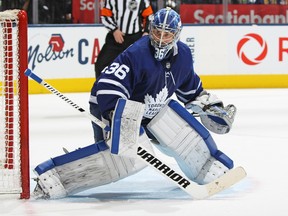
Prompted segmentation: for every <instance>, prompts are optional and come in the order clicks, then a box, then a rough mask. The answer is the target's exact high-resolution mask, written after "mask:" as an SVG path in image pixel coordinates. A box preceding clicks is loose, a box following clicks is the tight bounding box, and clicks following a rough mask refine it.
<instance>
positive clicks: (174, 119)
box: [34, 100, 233, 199]
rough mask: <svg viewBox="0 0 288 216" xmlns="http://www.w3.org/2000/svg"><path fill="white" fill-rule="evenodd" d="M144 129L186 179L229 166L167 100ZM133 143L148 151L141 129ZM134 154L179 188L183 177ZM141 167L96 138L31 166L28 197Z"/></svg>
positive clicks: (205, 177)
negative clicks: (33, 178) (32, 189)
mask: <svg viewBox="0 0 288 216" xmlns="http://www.w3.org/2000/svg"><path fill="white" fill-rule="evenodd" d="M147 128H148V130H149V131H150V132H151V133H152V134H153V135H154V136H155V137H156V138H157V140H158V144H156V145H155V146H156V147H158V148H159V149H160V150H161V151H162V152H164V153H165V154H167V155H169V156H172V157H174V158H175V159H176V161H177V163H178V164H179V166H180V168H181V169H182V171H183V172H184V174H185V175H186V176H187V177H188V178H189V179H190V180H192V181H195V182H197V183H199V184H206V183H208V182H211V181H213V180H215V179H216V178H218V177H220V176H221V175H223V174H224V173H225V172H226V171H227V170H228V169H231V168H233V161H232V160H231V159H230V158H229V157H227V156H226V155H225V154H224V153H222V152H221V151H220V150H218V149H217V146H216V144H215V142H214V141H213V139H212V137H211V135H210V133H209V132H208V131H207V130H206V129H205V128H204V127H203V126H202V125H201V124H200V123H199V122H198V121H197V120H196V119H195V118H194V117H193V116H192V115H191V114H190V113H189V112H188V111H187V110H186V109H184V108H183V107H182V106H181V105H180V104H178V103H177V102H176V101H173V100H171V101H170V102H169V103H167V105H166V106H165V107H164V108H163V109H162V110H161V111H160V113H159V114H158V115H157V116H156V117H155V118H154V119H153V120H152V121H151V122H150V123H149V124H148V127H147ZM138 141H139V143H140V144H141V146H142V145H143V146H144V147H145V148H148V149H149V151H150V152H153V149H152V146H151V142H150V140H149V138H148V137H147V135H146V133H144V134H142V135H141V136H140V137H139V140H138ZM153 154H154V153H153ZM138 155H139V156H141V157H142V159H144V160H146V161H147V162H149V163H150V165H152V166H154V167H156V168H157V169H158V170H159V171H160V172H163V173H164V174H166V175H169V176H170V178H171V179H172V180H173V181H178V183H179V184H182V186H185V184H186V183H187V182H186V181H185V178H182V176H180V175H178V174H177V173H174V172H173V171H171V170H170V169H169V167H168V166H163V165H162V163H161V161H159V160H157V159H155V158H154V156H153V155H151V154H148V153H146V152H145V151H143V150H141V149H138ZM144 167H146V165H145V164H144V163H143V161H142V160H141V159H139V158H135V159H133V158H127V157H122V156H118V155H113V154H111V153H110V150H109V147H108V145H107V144H106V143H105V142H104V141H102V142H99V143H96V144H93V145H90V146H87V147H85V148H81V149H78V150H76V151H73V152H70V153H68V154H65V155H62V156H59V157H56V158H52V159H50V160H48V161H46V162H44V163H42V164H40V165H38V166H37V167H36V168H35V170H34V171H35V174H36V175H37V178H38V186H37V187H36V189H35V192H34V196H35V197H36V198H53V199H55V198H63V197H65V196H68V195H72V194H75V193H78V192H81V191H84V190H87V189H90V188H93V187H97V186H101V185H105V184H109V183H112V182H115V181H118V180H120V179H123V178H125V177H127V176H129V175H132V174H134V173H136V172H139V171H140V170H142V169H143V168H144Z"/></svg>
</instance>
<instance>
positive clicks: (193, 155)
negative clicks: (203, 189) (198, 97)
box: [147, 100, 233, 184]
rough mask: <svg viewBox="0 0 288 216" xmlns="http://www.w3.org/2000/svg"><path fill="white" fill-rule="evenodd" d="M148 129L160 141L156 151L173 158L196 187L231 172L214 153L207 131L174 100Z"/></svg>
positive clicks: (228, 164) (218, 153) (222, 157)
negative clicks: (197, 184) (196, 184)
mask: <svg viewBox="0 0 288 216" xmlns="http://www.w3.org/2000/svg"><path fill="white" fill-rule="evenodd" d="M147 129H148V130H149V131H150V132H151V133H152V134H153V135H154V136H155V137H156V139H157V140H158V141H159V145H158V148H159V149H160V150H162V151H163V152H164V153H166V154H168V155H170V156H173V157H174V158H175V159H176V161H177V162H178V164H179V166H180V168H181V169H182V171H183V172H184V173H185V174H186V175H187V177H188V178H190V179H191V180H193V181H196V182H197V183H200V184H204V183H208V182H210V181H212V180H214V179H216V178H218V177H219V176H221V175H223V174H224V173H225V172H226V171H227V170H228V169H232V168H233V161H232V160H231V159H230V158H229V157H228V156H226V155H225V154H224V153H222V152H221V151H219V150H218V149H217V146H216V144H215V142H214V140H213V138H212V136H211V135H210V133H209V131H208V130H207V129H206V128H205V127H203V126H202V125H201V124H200V123H199V122H198V121H197V120H196V119H195V118H194V117H193V116H192V115H191V114H190V113H189V112H188V111H187V110H186V109H185V108H183V107H182V106H181V105H180V104H179V103H178V102H176V101H174V100H170V101H169V102H168V103H167V104H166V105H165V107H164V108H163V109H162V110H161V111H160V112H159V113H158V114H157V115H156V116H155V117H154V118H153V119H152V120H151V122H150V123H149V124H148V126H147ZM156 146H157V145H156ZM219 167H220V168H219ZM219 170H220V171H219ZM210 175H211V176H210Z"/></svg>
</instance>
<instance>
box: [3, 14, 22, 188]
mask: <svg viewBox="0 0 288 216" xmlns="http://www.w3.org/2000/svg"><path fill="white" fill-rule="evenodd" d="M17 13H18V11H17V10H10V11H4V12H0V193H21V190H22V189H21V172H20V163H21V161H20V126H19V124H20V123H19V116H20V111H19V97H18V94H19V88H20V86H19V56H18V43H19V40H18V36H17V35H18V26H19V25H18V17H17Z"/></svg>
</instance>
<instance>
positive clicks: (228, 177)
mask: <svg viewBox="0 0 288 216" xmlns="http://www.w3.org/2000/svg"><path fill="white" fill-rule="evenodd" d="M246 175H247V174H246V171H245V170H244V168H243V167H236V168H235V169H232V170H230V171H228V172H227V173H226V174H224V175H223V176H221V177H220V178H218V179H215V180H214V181H212V182H210V183H208V184H205V185H197V184H192V185H189V188H187V189H188V190H189V191H190V195H191V196H192V197H193V198H194V199H205V198H209V197H211V196H213V195H214V194H217V193H219V192H221V191H223V190H225V189H227V188H229V187H231V186H232V185H234V184H236V183H237V182H239V181H240V180H242V179H243V178H245V177H246Z"/></svg>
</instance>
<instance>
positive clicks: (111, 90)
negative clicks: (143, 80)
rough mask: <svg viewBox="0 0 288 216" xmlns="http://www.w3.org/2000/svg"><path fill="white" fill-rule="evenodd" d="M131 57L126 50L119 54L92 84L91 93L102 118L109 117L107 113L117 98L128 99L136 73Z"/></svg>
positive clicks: (112, 108) (135, 81)
mask: <svg viewBox="0 0 288 216" xmlns="http://www.w3.org/2000/svg"><path fill="white" fill-rule="evenodd" d="M132 68H134V66H133V63H132V60H131V58H130V57H129V55H128V54H127V53H126V52H123V53H122V54H121V55H119V56H118V57H117V58H116V59H115V60H114V62H113V63H112V64H111V65H110V66H108V67H107V69H106V70H105V71H104V72H103V73H102V74H101V76H100V77H99V79H98V81H97V82H96V83H95V84H94V86H93V89H92V94H94V96H95V101H94V102H95V103H97V104H98V105H99V108H100V111H101V113H102V116H103V117H104V118H107V119H109V113H110V111H111V110H114V108H115V105H116V103H117V101H118V99H119V98H124V99H129V98H130V96H131V94H132V89H134V86H135V84H136V83H137V80H138V78H137V75H135V73H134V72H133V71H132Z"/></svg>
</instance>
